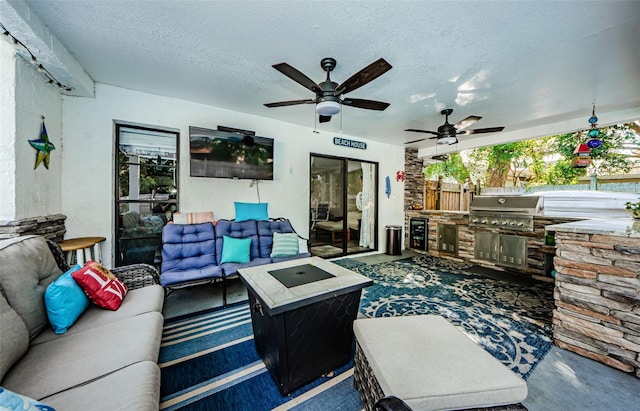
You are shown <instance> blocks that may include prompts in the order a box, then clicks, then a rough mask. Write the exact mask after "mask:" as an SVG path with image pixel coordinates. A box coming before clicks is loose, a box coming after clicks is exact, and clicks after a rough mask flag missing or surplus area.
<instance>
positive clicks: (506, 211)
mask: <svg viewBox="0 0 640 411" xmlns="http://www.w3.org/2000/svg"><path fill="white" fill-rule="evenodd" d="M542 204H543V199H542V197H537V196H476V197H474V199H473V200H472V201H471V205H470V206H469V226H475V227H496V228H500V229H503V230H513V231H533V216H535V215H539V214H541V213H542Z"/></svg>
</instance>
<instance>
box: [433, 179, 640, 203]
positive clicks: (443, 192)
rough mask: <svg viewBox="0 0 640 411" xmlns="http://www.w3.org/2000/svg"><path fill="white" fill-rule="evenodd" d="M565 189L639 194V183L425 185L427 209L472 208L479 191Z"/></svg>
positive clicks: (440, 183)
mask: <svg viewBox="0 0 640 411" xmlns="http://www.w3.org/2000/svg"><path fill="white" fill-rule="evenodd" d="M562 190H599V191H620V192H628V193H638V194H640V183H600V184H597V185H595V186H594V184H593V183H592V184H575V185H561V186H538V187H531V188H529V189H525V188H524V187H482V188H480V186H478V185H474V184H473V183H471V182H469V183H465V184H457V183H445V182H443V181H442V179H438V180H426V181H425V184H424V209H425V210H448V211H469V204H471V200H472V199H473V197H474V196H475V195H477V194H483V195H498V194H506V195H519V194H523V193H525V192H527V193H535V192H540V191H562Z"/></svg>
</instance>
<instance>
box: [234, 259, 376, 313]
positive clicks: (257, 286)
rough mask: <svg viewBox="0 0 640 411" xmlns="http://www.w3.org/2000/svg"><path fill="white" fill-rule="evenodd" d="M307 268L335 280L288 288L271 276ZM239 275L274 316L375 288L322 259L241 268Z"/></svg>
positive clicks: (366, 281) (352, 273) (363, 278)
mask: <svg viewBox="0 0 640 411" xmlns="http://www.w3.org/2000/svg"><path fill="white" fill-rule="evenodd" d="M305 264H311V265H314V266H316V267H318V268H320V269H322V270H324V271H326V272H328V273H330V274H332V275H334V276H335V277H333V278H328V279H326V280H320V281H315V282H312V283H308V284H303V285H299V286H297V287H291V288H287V287H285V286H284V285H283V284H282V283H281V282H280V281H278V280H277V279H276V278H275V277H273V276H272V275H271V274H269V271H274V270H279V269H282V268H288V267H296V266H300V265H305ZM238 274H239V275H240V278H241V279H242V281H243V282H244V283H245V285H246V286H247V288H248V289H249V291H250V292H253V293H254V294H255V295H256V297H257V298H258V300H259V301H260V302H261V303H262V304H263V305H264V308H265V309H267V311H268V312H269V314H271V315H276V314H279V313H282V312H284V311H288V310H291V309H295V308H298V307H302V306H305V305H309V304H313V303H315V302H318V301H321V300H324V299H327V298H330V297H334V296H338V295H342V294H346V293H350V292H352V291H357V290H360V289H362V288H364V287H368V286H370V285H372V284H373V281H372V280H371V279H370V278H367V277H365V276H363V275H360V274H357V273H355V272H353V271H351V270H348V269H346V268H344V267H341V266H339V265H337V264H334V263H332V262H330V261H327V260H324V259H322V258H319V257H309V258H300V259H296V260H289V261H284V262H280V263H275V264H267V265H260V266H256V267H249V268H242V269H240V270H238Z"/></svg>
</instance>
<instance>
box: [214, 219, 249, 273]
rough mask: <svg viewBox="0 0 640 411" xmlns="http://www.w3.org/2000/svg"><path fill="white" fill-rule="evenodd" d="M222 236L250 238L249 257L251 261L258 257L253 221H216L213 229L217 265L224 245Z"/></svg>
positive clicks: (219, 262) (220, 259)
mask: <svg viewBox="0 0 640 411" xmlns="http://www.w3.org/2000/svg"><path fill="white" fill-rule="evenodd" d="M224 236H227V237H232V238H250V239H251V248H250V250H249V256H250V257H251V260H253V259H255V258H259V257H260V253H259V249H258V227H257V226H256V222H255V221H254V220H248V221H240V222H239V221H229V220H218V222H217V223H216V229H215V238H216V262H217V264H218V265H220V264H221V261H222V246H223V243H224Z"/></svg>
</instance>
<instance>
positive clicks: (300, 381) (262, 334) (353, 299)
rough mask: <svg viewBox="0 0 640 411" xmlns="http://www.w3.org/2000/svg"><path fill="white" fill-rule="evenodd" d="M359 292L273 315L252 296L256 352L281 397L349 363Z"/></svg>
mask: <svg viewBox="0 0 640 411" xmlns="http://www.w3.org/2000/svg"><path fill="white" fill-rule="evenodd" d="M360 292H361V290H357V291H354V292H351V293H347V294H342V295H338V296H335V297H331V298H328V299H325V300H322V301H318V302H316V303H313V304H309V305H306V306H302V307H298V308H295V309H292V310H289V311H285V312H283V313H280V314H276V315H273V316H271V315H269V314H268V313H267V311H266V310H265V309H263V307H262V306H261V304H260V302H259V301H257V300H256V296H255V294H254V293H252V292H249V304H250V306H251V308H252V309H251V321H252V323H253V334H254V341H255V345H256V350H257V352H258V354H259V355H260V357H262V359H263V360H264V362H265V364H266V366H267V369H268V370H269V373H270V374H271V376H272V377H273V379H274V380H275V382H276V384H277V385H278V388H279V390H280V392H281V393H282V395H287V394H289V393H291V392H292V391H293V390H295V389H297V388H300V387H302V386H303V385H305V384H307V383H309V382H311V381H313V380H314V379H316V378H318V377H320V376H321V375H322V374H325V373H328V372H330V371H332V370H334V369H336V368H338V367H339V366H341V365H343V364H346V363H347V362H348V361H349V358H350V356H351V351H352V344H353V321H354V320H355V318H356V315H357V314H358V307H359V304H360Z"/></svg>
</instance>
